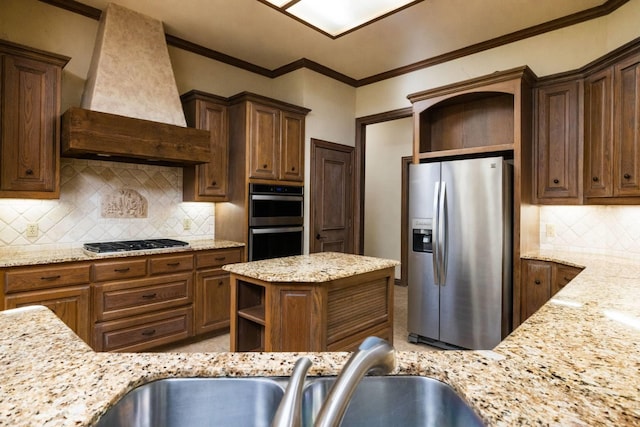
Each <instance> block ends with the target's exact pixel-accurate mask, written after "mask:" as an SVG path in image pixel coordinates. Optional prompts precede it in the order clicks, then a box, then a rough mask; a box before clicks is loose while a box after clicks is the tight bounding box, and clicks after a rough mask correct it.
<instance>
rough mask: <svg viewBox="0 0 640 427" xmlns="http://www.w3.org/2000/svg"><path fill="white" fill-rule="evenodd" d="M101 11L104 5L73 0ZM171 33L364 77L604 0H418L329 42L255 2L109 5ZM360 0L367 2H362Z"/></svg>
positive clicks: (270, 59)
mask: <svg viewBox="0 0 640 427" xmlns="http://www.w3.org/2000/svg"><path fill="white" fill-rule="evenodd" d="M79 1H80V2H81V3H84V4H86V5H89V6H92V7H95V8H98V9H104V8H105V7H106V5H107V3H108V2H109V0H79ZM111 1H112V2H114V3H117V4H120V5H122V6H125V7H127V8H129V9H132V10H135V11H137V12H140V13H143V14H145V15H148V16H151V17H153V18H156V19H159V20H161V21H163V22H164V25H165V31H166V32H167V33H169V34H171V35H173V36H176V37H180V38H182V39H185V40H188V41H190V42H193V43H196V44H199V45H202V46H204V47H207V48H209V49H212V50H216V51H218V52H221V53H224V54H226V55H230V56H232V57H235V58H238V59H241V60H243V61H247V62H250V63H252V64H255V65H259V66H261V67H265V68H268V69H270V70H274V69H277V68H279V67H281V66H283V65H287V64H289V63H291V62H294V61H297V60H299V59H301V58H306V59H309V60H312V61H315V62H317V63H319V64H321V65H324V66H326V67H329V68H330V69H332V70H335V71H337V72H339V73H342V74H345V75H347V76H349V77H351V78H353V79H363V78H366V77H371V76H374V75H376V74H379V73H383V72H386V71H390V70H393V69H396V68H400V67H403V66H407V65H410V64H412V63H416V62H419V61H422V60H425V59H429V58H432V57H435V56H437V55H441V54H444V53H448V52H451V51H454V50H456V49H460V48H463V47H466V46H469V45H472V44H476V43H480V42H483V41H486V40H490V39H493V38H496V37H500V36H503V35H505V34H509V33H512V32H514V31H518V30H521V29H524V28H528V27H531V26H534V25H537V24H540V23H543V22H547V21H551V20H553V19H557V18H560V17H563V16H566V15H570V14H572V13H575V12H579V11H582V10H585V9H590V8H592V7H595V6H599V5H601V4H603V3H605V0H424V1H423V2H421V3H418V4H416V5H414V6H411V7H409V8H407V9H405V10H402V11H400V12H398V13H396V14H393V15H391V16H389V17H387V18H385V19H382V20H380V21H377V22H374V23H373V24H371V25H368V26H365V27H363V28H361V29H359V30H357V31H355V32H352V33H349V34H347V35H345V36H343V37H339V38H337V39H335V40H334V39H331V38H329V37H327V36H325V35H323V34H321V33H319V32H317V31H315V30H313V29H311V28H309V27H308V26H306V25H304V24H302V23H300V22H298V21H296V20H294V19H292V18H290V17H288V16H286V15H284V14H282V13H280V12H278V11H276V10H274V9H273V8H271V7H269V6H267V5H265V4H263V3H261V2H259V1H257V0H186V1H176V0H111ZM362 1H366V0H362Z"/></svg>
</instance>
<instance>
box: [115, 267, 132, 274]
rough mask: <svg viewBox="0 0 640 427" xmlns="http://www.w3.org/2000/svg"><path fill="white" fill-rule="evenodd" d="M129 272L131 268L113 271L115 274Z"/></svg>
mask: <svg viewBox="0 0 640 427" xmlns="http://www.w3.org/2000/svg"><path fill="white" fill-rule="evenodd" d="M129 270H131V267H125V268H114V269H113V271H115V272H116V273H126V272H127V271H129Z"/></svg>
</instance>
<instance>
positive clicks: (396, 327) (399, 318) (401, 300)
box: [158, 286, 434, 353]
mask: <svg viewBox="0 0 640 427" xmlns="http://www.w3.org/2000/svg"><path fill="white" fill-rule="evenodd" d="M393 344H394V346H395V348H396V349H397V350H399V351H431V350H434V348H433V347H429V346H428V345H424V344H411V343H409V342H408V341H407V288H406V287H403V286H396V287H395V288H394V321H393ZM158 351H163V352H181V353H204V352H219V351H229V334H224V335H219V336H217V337H213V338H208V339H205V340H202V341H198V342H195V343H187V344H179V345H173V346H166V347H163V348H162V349H159V350H158Z"/></svg>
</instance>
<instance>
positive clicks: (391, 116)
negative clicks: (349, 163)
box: [353, 107, 415, 284]
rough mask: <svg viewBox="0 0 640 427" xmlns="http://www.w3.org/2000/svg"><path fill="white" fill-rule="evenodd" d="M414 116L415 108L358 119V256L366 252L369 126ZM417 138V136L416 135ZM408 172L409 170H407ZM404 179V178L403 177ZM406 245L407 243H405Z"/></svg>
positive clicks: (355, 245) (403, 270)
mask: <svg viewBox="0 0 640 427" xmlns="http://www.w3.org/2000/svg"><path fill="white" fill-rule="evenodd" d="M412 115H413V108H412V107H407V108H400V109H397V110H392V111H387V112H384V113H378V114H372V115H370V116H364V117H358V118H356V147H355V154H356V161H355V163H356V164H355V169H354V171H353V175H354V180H355V188H354V193H353V199H354V207H353V232H354V240H353V252H354V253H356V254H360V255H362V254H363V252H364V178H365V175H364V171H365V166H366V165H365V157H366V156H365V154H366V146H367V126H368V125H373V124H377V123H382V122H388V121H391V120H398V119H405V118H407V117H411V116H412ZM414 138H415V135H414ZM407 170H408V168H407ZM403 175H404V169H403ZM403 178H404V176H403ZM404 193H405V192H404V191H403V193H402V194H403V195H402V203H406V200H405V199H406V197H405V195H404ZM401 215H402V218H401V221H405V218H404V217H405V216H406V212H405V213H404V214H403V213H401ZM405 228H406V227H404V226H403V228H402V230H401V231H400V233H401V234H400V236H401V241H402V240H403V237H402V236H403V234H402V233H406V230H405ZM406 238H407V236H406V234H405V235H404V239H406ZM405 243H406V241H405ZM401 245H402V247H401V253H402V250H406V249H405V246H406V244H404V243H401ZM400 283H401V284H406V283H407V272H406V262H403V263H402V265H401V266H400Z"/></svg>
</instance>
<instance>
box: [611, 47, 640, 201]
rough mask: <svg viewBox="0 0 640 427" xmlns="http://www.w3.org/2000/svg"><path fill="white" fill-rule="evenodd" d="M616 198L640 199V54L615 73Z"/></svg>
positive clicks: (627, 61)
mask: <svg viewBox="0 0 640 427" xmlns="http://www.w3.org/2000/svg"><path fill="white" fill-rule="evenodd" d="M614 85H615V91H614V106H615V107H614V108H615V113H614V116H615V123H616V130H615V132H614V143H613V145H614V149H615V160H614V168H613V176H614V195H616V196H640V55H636V56H633V57H631V58H628V59H627V60H625V61H622V62H621V63H619V64H617V65H616V66H615V71H614Z"/></svg>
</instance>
